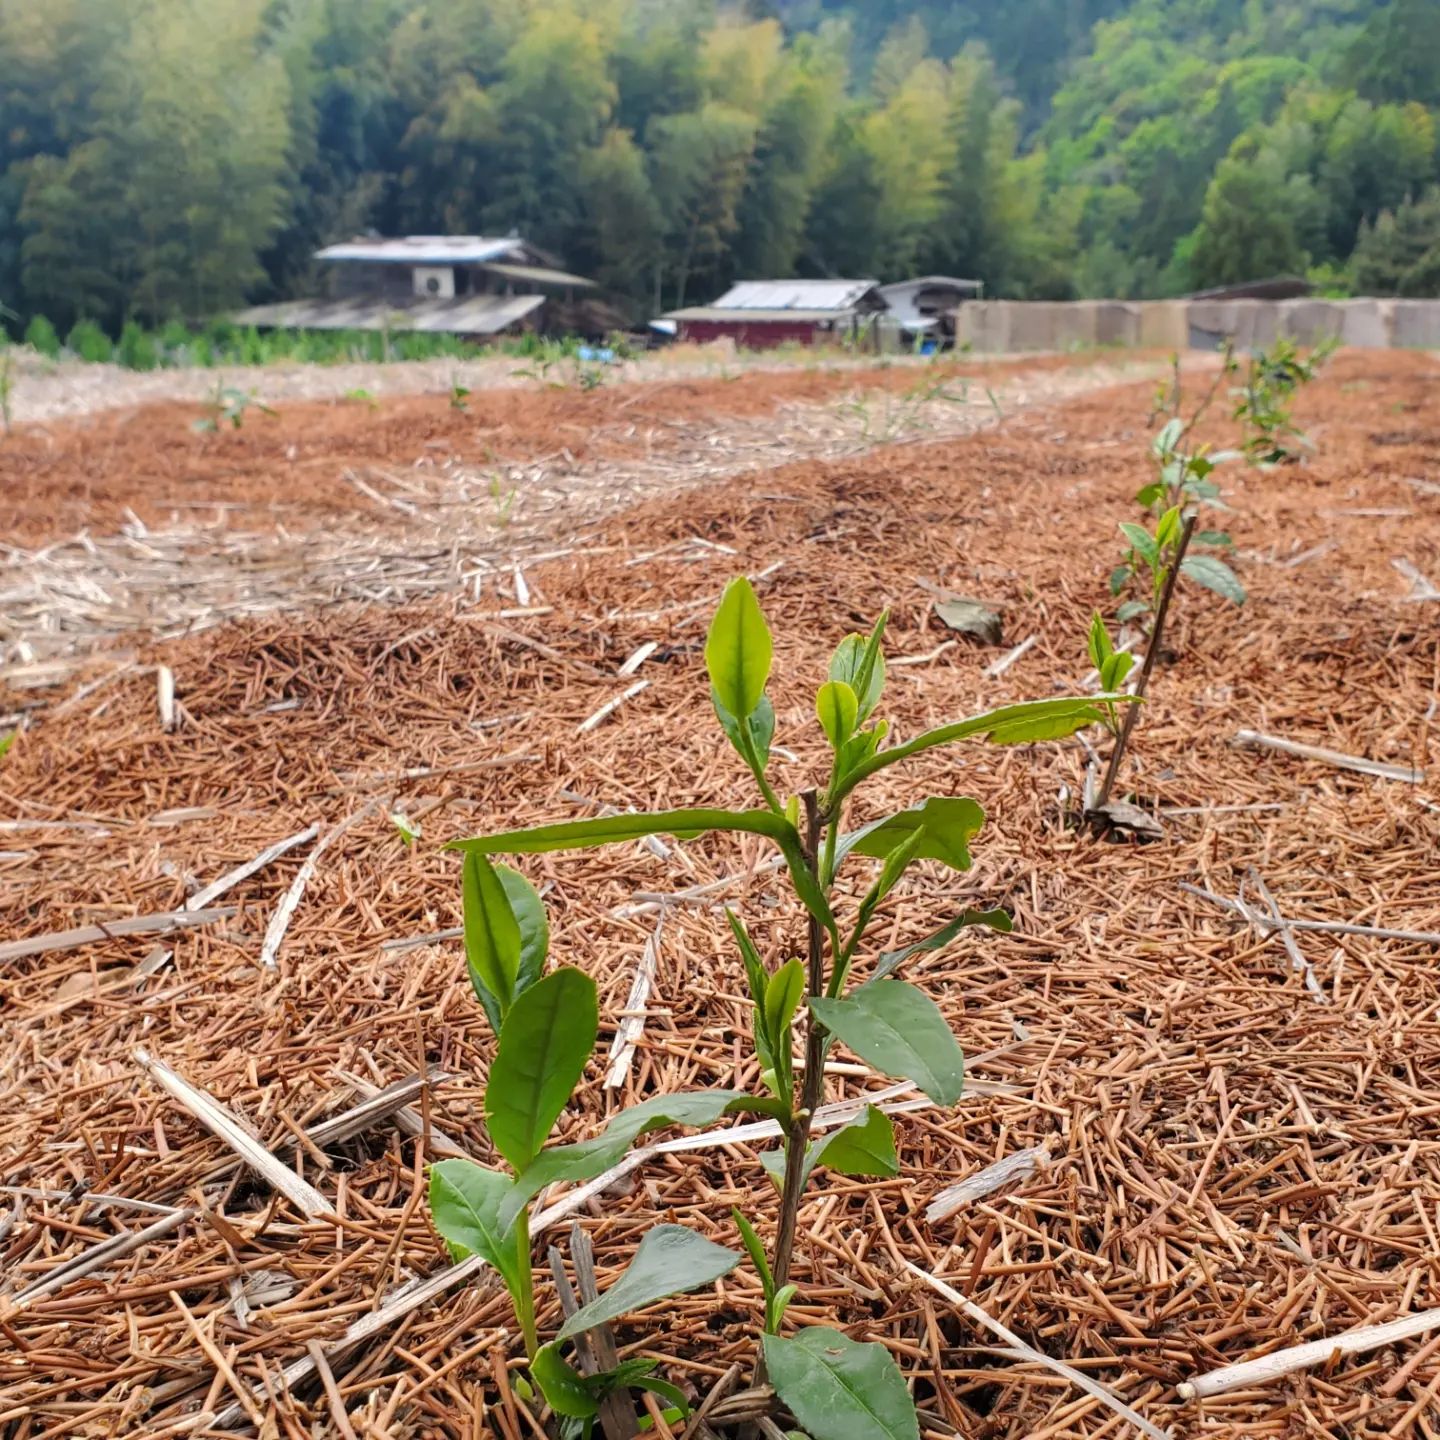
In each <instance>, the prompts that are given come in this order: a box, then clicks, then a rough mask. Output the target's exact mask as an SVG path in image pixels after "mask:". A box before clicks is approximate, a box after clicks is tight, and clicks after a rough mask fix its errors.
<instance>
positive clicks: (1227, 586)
mask: <svg viewBox="0 0 1440 1440" xmlns="http://www.w3.org/2000/svg"><path fill="white" fill-rule="evenodd" d="M1180 573H1181V574H1182V575H1184V576H1185V577H1186V579H1189V580H1193V581H1194V582H1195V583H1196V584H1197V585H1203V586H1204V587H1205V588H1206V589H1207V590H1213V591H1214V592H1215V593H1216V594H1217V595H1223V596H1224V597H1225V599H1227V600H1229V601H1230V602H1231V603H1232V604H1235V605H1243V604H1244V603H1245V587H1244V586H1243V585H1242V584H1241V583H1240V577H1239V576H1238V575H1237V574H1236V573H1235V572H1234V571H1233V570H1232V569H1231V568H1230V567H1229V566H1228V565H1227V564H1226V563H1225V562H1224V561H1223V560H1218V559H1216V557H1215V556H1214V555H1187V556H1186V557H1185V558H1184V559H1183V560H1182V561H1181V562H1180Z"/></svg>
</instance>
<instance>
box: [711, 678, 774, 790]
mask: <svg viewBox="0 0 1440 1440" xmlns="http://www.w3.org/2000/svg"><path fill="white" fill-rule="evenodd" d="M710 703H711V704H712V705H713V706H714V707H715V716H716V718H717V719H718V720H719V721H720V728H721V729H722V730H723V731H724V732H725V734H726V735H727V736H728V737H729V740H730V743H731V745H733V746H734V747H735V750H736V753H737V754H739V755H740V756H742V757H743V756H744V755H745V744H746V739H747V737H748V739H749V743H750V745H751V747H752V749H753V750H754V752H755V759H756V761H757V762H758V763H759V766H760V768H761V769H762V770H763V769H764V768H765V767H766V765H768V764H769V763H770V745H771V742H772V741H773V740H774V738H775V707H774V706H773V705H772V704H771V703H770V697H769V696H768V695H762V696H761V697H760V703H759V704H758V705H757V706H756V707H755V711H754V713H753V714H751V715H749V716H747V717H746V718H745V719H744V720H737V719H736V718H735V717H734V716H733V715H732V714H731V713H730V712H729V711H728V710H727V709H726V708H725V707H724V706H723V705H722V704H721V703H720V697H719V696H718V695H716V693H715V689H714V687H713V686H712V687H711V689H710Z"/></svg>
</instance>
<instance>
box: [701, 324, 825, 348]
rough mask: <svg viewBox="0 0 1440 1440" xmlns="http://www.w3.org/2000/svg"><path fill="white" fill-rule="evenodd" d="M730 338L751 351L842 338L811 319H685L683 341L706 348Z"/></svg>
mask: <svg viewBox="0 0 1440 1440" xmlns="http://www.w3.org/2000/svg"><path fill="white" fill-rule="evenodd" d="M726 338H729V339H731V340H733V341H734V342H735V343H736V344H737V345H743V346H744V347H745V348H746V349H747V350H769V349H772V348H773V347H774V346H776V345H785V344H791V343H795V344H800V345H816V344H821V345H823V344H825V343H826V342H829V341H838V340H839V339H840V338H841V337H840V336H839V335H837V334H834V333H832V332H831V331H828V330H821V329H819V328H818V327H817V326H816V325H814V324H813V323H812V322H810V321H808V320H764V321H756V320H749V321H746V320H682V321H680V339H682V340H693V341H694V342H695V343H696V344H699V345H704V344H706V343H707V342H708V341H711V340H722V339H726Z"/></svg>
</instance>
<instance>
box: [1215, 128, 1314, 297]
mask: <svg viewBox="0 0 1440 1440" xmlns="http://www.w3.org/2000/svg"><path fill="white" fill-rule="evenodd" d="M1318 208H1319V201H1318V197H1317V196H1316V194H1315V191H1314V187H1313V186H1312V184H1311V183H1310V180H1309V178H1308V176H1303V175H1291V174H1288V173H1287V172H1286V169H1285V166H1284V162H1283V161H1282V159H1281V157H1280V155H1279V154H1278V153H1277V152H1276V151H1275V150H1273V149H1262V148H1261V147H1260V146H1259V144H1258V143H1257V142H1256V141H1255V140H1253V139H1250V138H1246V139H1242V140H1240V141H1238V142H1237V143H1236V145H1235V147H1234V148H1233V149H1232V150H1231V152H1230V154H1229V155H1228V156H1226V158H1225V159H1224V160H1223V161H1221V163H1220V165H1219V167H1218V168H1217V169H1216V171H1215V177H1214V179H1212V180H1211V182H1210V185H1209V187H1208V189H1207V190H1206V191H1205V204H1204V208H1203V210H1202V211H1201V217H1200V224H1199V225H1198V226H1197V227H1196V230H1195V233H1194V236H1193V238H1192V239H1191V240H1190V245H1189V268H1190V279H1191V283H1192V284H1194V285H1195V286H1196V287H1197V288H1201V287H1205V286H1210V285H1230V284H1238V283H1240V282H1242V281H1245V280H1258V279H1262V278H1264V277H1266V276H1269V275H1280V274H1286V273H1293V272H1296V271H1300V272H1303V271H1304V269H1305V267H1306V265H1307V264H1308V263H1309V258H1310V257H1309V253H1308V252H1307V250H1306V249H1305V245H1304V242H1303V240H1302V236H1303V235H1304V234H1305V233H1306V230H1307V229H1308V228H1310V227H1311V226H1312V224H1313V221H1314V218H1315V215H1316V213H1317V210H1318Z"/></svg>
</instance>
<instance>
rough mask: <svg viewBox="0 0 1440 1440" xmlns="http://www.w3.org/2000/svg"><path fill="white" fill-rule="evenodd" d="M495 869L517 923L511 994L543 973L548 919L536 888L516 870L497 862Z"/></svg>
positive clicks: (528, 985) (547, 951)
mask: <svg viewBox="0 0 1440 1440" xmlns="http://www.w3.org/2000/svg"><path fill="white" fill-rule="evenodd" d="M467 858H468V857H467ZM495 873H496V874H497V875H498V876H499V877H500V883H501V884H502V885H503V886H504V887H505V898H506V899H507V900H509V902H510V913H511V914H512V915H513V916H514V917H515V923H516V925H518V926H519V927H520V965H519V968H518V969H517V970H516V972H515V994H516V995H519V994H520V993H521V992H522V991H524V990H528V989H529V988H530V987H531V986H532V985H533V984H534V983H535V982H536V981H537V980H538V979H539V978H540V977H541V975H543V974H544V973H545V957H546V956H547V955H548V954H549V953H550V921H549V919H548V917H547V916H546V914H545V902H544V901H543V900H541V898H540V892H539V891H538V890H537V889H536V888H535V887H534V886H533V885H532V884H531V883H530V882H529V881H528V880H527V879H526V878H525V877H524V876H523V875H522V874H521V873H520V872H519V871H518V870H512V869H511V868H510V867H509V866H508V865H497V866H496V867H495Z"/></svg>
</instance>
